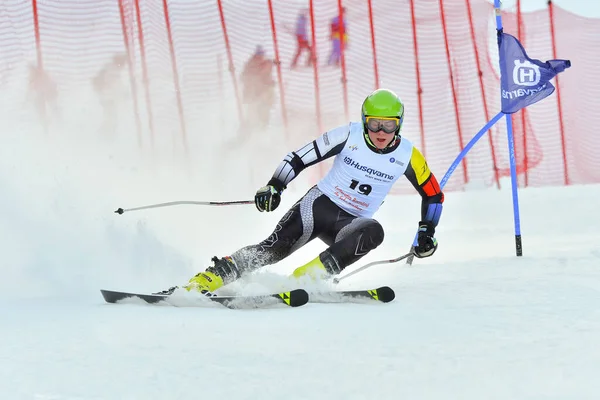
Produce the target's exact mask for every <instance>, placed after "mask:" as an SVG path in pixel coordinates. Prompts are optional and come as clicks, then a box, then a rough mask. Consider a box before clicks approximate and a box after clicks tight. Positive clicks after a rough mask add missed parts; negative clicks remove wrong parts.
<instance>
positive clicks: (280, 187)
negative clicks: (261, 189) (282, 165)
mask: <svg viewBox="0 0 600 400" xmlns="http://www.w3.org/2000/svg"><path fill="white" fill-rule="evenodd" d="M267 185H270V186H273V187H274V188H275V190H277V192H279V194H281V192H283V191H284V190H285V189H286V186H285V185H284V184H283V182H281V181H280V180H279V179H276V178H271V180H270V181H269V182H268V183H267Z"/></svg>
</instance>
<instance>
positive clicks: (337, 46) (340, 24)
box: [327, 7, 348, 66]
mask: <svg viewBox="0 0 600 400" xmlns="http://www.w3.org/2000/svg"><path fill="white" fill-rule="evenodd" d="M345 15H346V7H343V8H342V13H341V15H336V16H335V17H334V18H332V19H331V25H330V36H329V38H330V39H331V54H330V55H329V61H328V62H327V65H335V66H339V65H340V61H341V57H342V45H343V46H344V50H345V49H346V48H347V45H348V29H347V27H346V19H345V18H344V16H345Z"/></svg>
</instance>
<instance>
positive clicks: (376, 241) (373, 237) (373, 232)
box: [360, 221, 385, 250]
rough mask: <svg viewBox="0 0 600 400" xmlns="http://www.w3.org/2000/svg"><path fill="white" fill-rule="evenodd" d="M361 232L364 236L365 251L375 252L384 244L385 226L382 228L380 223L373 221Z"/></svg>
mask: <svg viewBox="0 0 600 400" xmlns="http://www.w3.org/2000/svg"><path fill="white" fill-rule="evenodd" d="M360 231H361V233H362V235H363V237H362V240H363V248H364V249H365V250H373V249H375V248H376V247H377V246H379V245H380V244H381V243H383V238H384V237H385V233H384V231H383V226H381V224H380V223H379V222H377V221H373V222H372V223H370V224H368V225H366V226H365V227H363V228H362V229H361V230H360Z"/></svg>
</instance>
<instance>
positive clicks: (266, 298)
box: [100, 289, 308, 309]
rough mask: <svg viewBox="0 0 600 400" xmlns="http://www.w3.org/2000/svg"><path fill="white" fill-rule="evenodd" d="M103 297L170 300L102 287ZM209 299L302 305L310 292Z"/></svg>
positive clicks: (235, 305) (236, 305) (232, 304)
mask: <svg viewBox="0 0 600 400" xmlns="http://www.w3.org/2000/svg"><path fill="white" fill-rule="evenodd" d="M100 292H101V293H102V297H104V300H105V301H106V302H107V303H117V302H118V301H120V300H124V299H128V298H138V299H141V300H144V301H145V302H146V303H149V304H156V303H159V302H161V301H167V302H168V301H169V297H170V295H168V294H164V295H163V294H141V293H128V292H116V291H112V290H104V289H101V290H100ZM206 298H207V299H209V300H211V301H214V302H216V303H219V304H222V305H224V306H225V307H227V308H231V309H241V308H260V307H268V306H271V305H275V304H285V305H287V306H290V307H300V306H303V305H305V304H306V303H308V293H307V292H306V291H305V290H304V289H296V290H292V291H289V292H282V293H273V294H265V295H254V296H206Z"/></svg>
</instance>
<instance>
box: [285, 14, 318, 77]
mask: <svg viewBox="0 0 600 400" xmlns="http://www.w3.org/2000/svg"><path fill="white" fill-rule="evenodd" d="M294 34H295V35H296V54H295V55H294V59H293V60H292V64H291V66H290V68H291V69H294V68H296V65H297V64H298V59H299V58H300V56H301V55H302V53H303V52H304V50H307V51H308V58H307V60H306V66H307V67H310V66H311V65H312V63H313V62H314V54H313V50H312V47H311V46H310V43H309V41H308V11H307V10H301V11H300V13H299V14H298V18H297V19H296V29H295V30H294Z"/></svg>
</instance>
